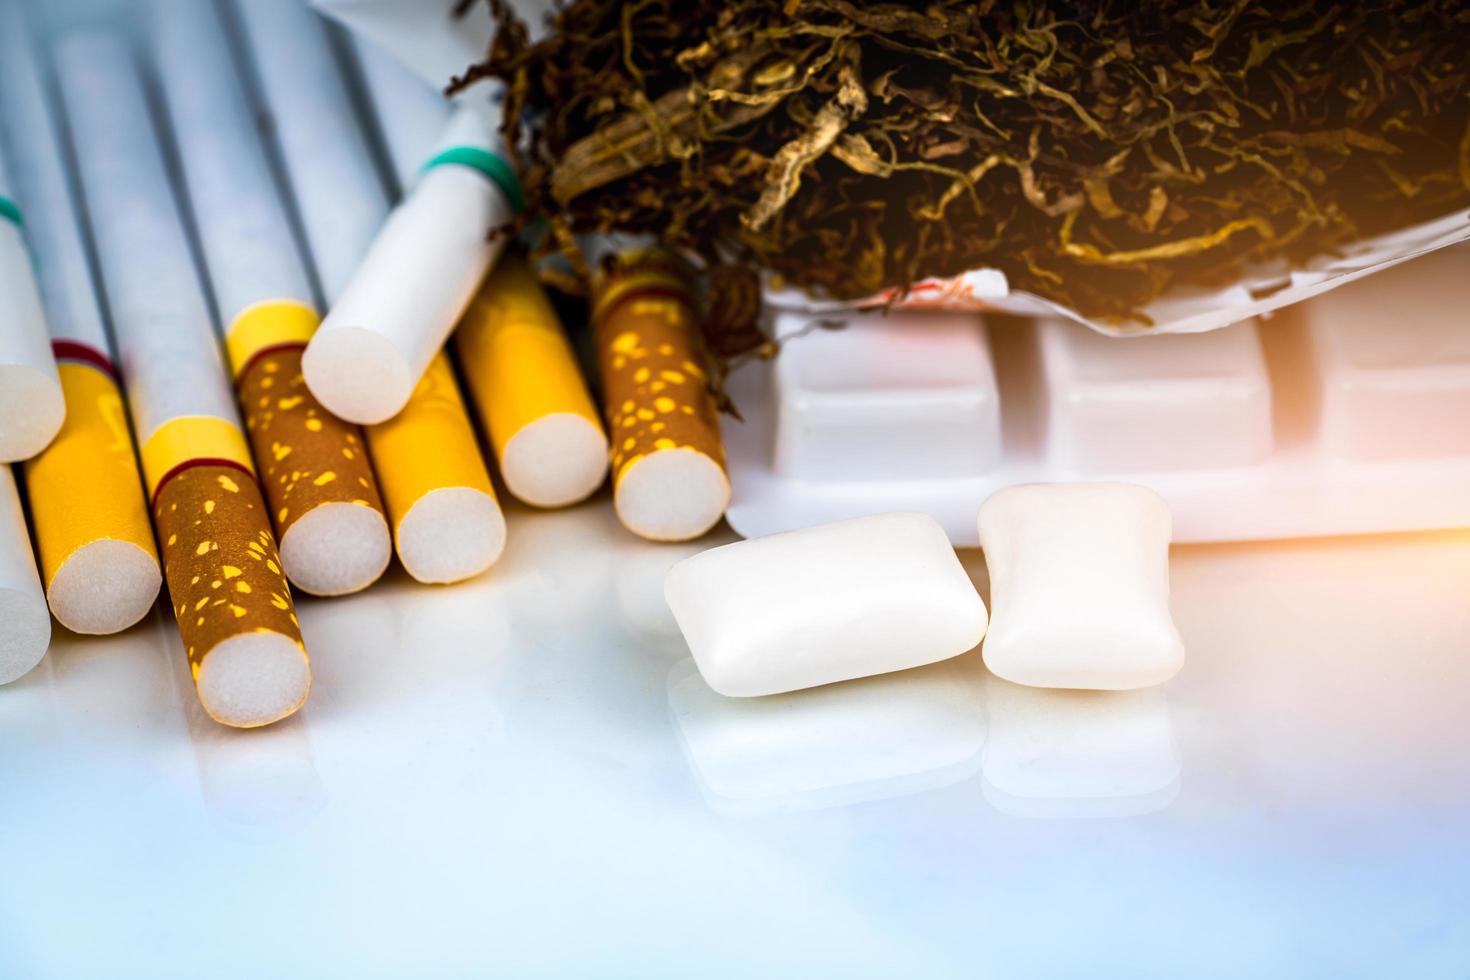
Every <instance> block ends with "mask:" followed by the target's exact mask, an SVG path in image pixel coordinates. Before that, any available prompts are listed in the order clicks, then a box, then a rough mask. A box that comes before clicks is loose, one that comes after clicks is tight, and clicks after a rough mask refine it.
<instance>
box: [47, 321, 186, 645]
mask: <svg viewBox="0 0 1470 980" xmlns="http://www.w3.org/2000/svg"><path fill="white" fill-rule="evenodd" d="M52 347H53V349H54V352H55V354H56V361H57V370H58V372H59V374H60V375H61V388H62V392H63V394H64V395H65V398H66V421H65V422H64V423H63V424H62V427H61V431H60V432H59V433H58V434H57V436H56V438H55V439H54V440H53V441H52V442H51V445H49V446H48V447H46V449H45V450H44V451H43V452H42V453H41V454H40V455H39V456H35V457H33V458H32V459H30V460H28V461H27V462H26V464H25V469H24V472H25V482H26V491H27V495H28V496H29V497H30V502H31V521H32V523H33V524H34V526H35V531H36V542H37V547H38V550H39V552H40V558H41V580H42V582H43V583H44V584H45V587H46V601H47V603H48V604H49V605H50V606H51V612H52V614H53V615H54V616H55V617H56V621H57V622H59V623H61V625H63V626H65V627H66V628H67V629H69V630H72V631H73V632H76V633H116V632H118V631H119V630H123V629H127V628H128V627H129V626H131V625H133V624H134V623H136V622H137V621H138V620H140V619H142V618H143V616H144V615H145V614H146V613H147V612H148V610H149V609H151V608H152V607H153V602H154V600H155V599H157V598H158V590H159V587H160V585H161V584H162V582H163V575H162V573H161V572H160V571H159V567H158V552H157V551H156V550H155V549H154V546H153V529H152V527H151V526H150V525H149V523H148V501H147V499H146V498H145V497H144V495H143V479H142V477H141V475H140V474H139V472H138V459H137V454H136V453H135V451H134V448H133V437H132V434H131V432H130V431H129V429H128V419H127V413H126V412H125V411H124V409H123V400H122V391H121V389H119V387H118V383H117V376H116V372H115V371H114V370H113V366H112V362H111V361H110V360H109V359H108V357H107V355H106V354H104V353H102V352H101V351H99V350H96V349H95V348H93V347H90V346H88V345H86V344H82V343H79V342H77V341H70V340H58V341H55V342H54V343H53V344H52Z"/></svg>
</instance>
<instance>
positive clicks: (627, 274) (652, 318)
mask: <svg viewBox="0 0 1470 980" xmlns="http://www.w3.org/2000/svg"><path fill="white" fill-rule="evenodd" d="M593 323H594V329H595V332H596V343H597V354H598V362H599V367H600V368H601V374H602V386H603V404H604V406H605V409H606V413H607V424H608V440H609V442H610V443H611V446H612V471H613V486H614V488H616V487H617V485H618V483H619V482H621V480H622V478H623V476H624V474H625V473H626V472H627V471H628V468H629V467H631V466H632V465H633V464H634V463H636V462H638V461H639V460H641V459H643V458H645V457H646V456H648V455H650V454H652V453H655V452H658V451H660V450H665V449H692V450H695V451H697V452H701V453H704V454H705V455H706V456H708V457H709V458H710V459H711V460H713V461H714V462H715V463H716V464H717V465H718V466H719V467H720V468H721V469H724V467H725V449H724V443H723V442H722V440H721V438H720V426H719V413H718V410H717V408H716V406H715V400H714V398H713V396H712V395H711V394H710V392H709V389H708V385H707V375H706V372H705V368H704V362H703V356H702V353H701V351H700V349H699V347H698V345H697V341H696V336H697V323H696V319H695V314H694V301H693V297H692V295H691V293H690V290H689V285H688V280H687V274H686V273H685V272H684V271H683V269H682V267H681V265H680V263H679V262H678V260H677V259H675V258H674V257H673V256H671V255H668V254H667V253H664V252H661V251H658V250H649V251H644V252H637V253H630V254H627V255H623V256H619V257H618V258H617V259H616V260H615V261H614V264H613V266H612V267H611V268H610V269H609V270H608V271H607V273H606V274H605V275H604V277H603V279H602V281H601V282H600V283H599V288H598V291H597V299H596V303H595V306H594V313H593Z"/></svg>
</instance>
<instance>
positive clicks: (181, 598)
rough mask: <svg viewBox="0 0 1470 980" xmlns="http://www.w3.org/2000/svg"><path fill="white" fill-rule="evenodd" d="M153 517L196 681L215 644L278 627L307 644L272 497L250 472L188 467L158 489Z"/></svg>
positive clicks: (217, 466) (172, 596)
mask: <svg viewBox="0 0 1470 980" xmlns="http://www.w3.org/2000/svg"><path fill="white" fill-rule="evenodd" d="M153 515H154V524H155V526H156V527H157V529H158V536H159V543H160V544H161V545H162V546H163V565H164V572H165V575H166V577H167V579H168V594H169V599H170V601H171V602H172V603H173V611H174V614H175V615H176V616H177V617H178V621H179V634H180V636H181V637H182V638H183V641H184V651H185V653H186V654H187V655H188V657H189V669H190V671H191V673H192V674H193V675H194V677H195V678H198V676H199V668H200V667H201V666H202V665H203V663H204V660H205V658H206V657H207V656H208V655H209V652H210V651H211V650H213V649H214V648H215V646H216V645H218V644H219V643H221V642H223V641H224V640H227V639H229V638H230V637H232V636H238V635H239V634H241V633H244V632H248V631H250V630H271V631H273V632H276V633H280V634H282V635H284V636H286V637H288V638H289V639H291V640H292V641H293V642H295V643H296V644H297V645H298V646H301V644H302V641H301V625H300V623H298V622H297V620H296V614H295V612H294V611H293V609H292V605H291V593H290V589H289V587H288V586H287V585H286V576H285V574H284V573H283V572H282V571H281V558H280V555H279V554H277V553H276V545H275V540H274V538H273V537H272V536H271V533H270V531H269V530H268V528H269V522H268V521H267V519H266V517H265V500H264V499H263V498H262V497H261V493H260V488H259V486H258V485H257V484H256V482H255V478H254V477H253V476H252V475H251V474H250V473H248V472H245V471H244V470H241V469H239V468H237V467H234V466H228V465H222V464H221V465H216V464H201V465H197V466H190V467H188V468H187V469H183V470H181V471H179V472H178V473H176V474H174V475H173V476H171V477H170V478H168V479H166V480H164V481H163V483H162V485H161V486H160V487H159V488H158V495H157V499H156V500H155V501H154V505H153ZM303 649H304V647H303Z"/></svg>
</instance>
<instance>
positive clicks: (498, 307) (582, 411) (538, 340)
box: [454, 255, 608, 507]
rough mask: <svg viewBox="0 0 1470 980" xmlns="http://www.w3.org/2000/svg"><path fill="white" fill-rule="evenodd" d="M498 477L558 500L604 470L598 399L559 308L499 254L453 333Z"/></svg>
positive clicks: (543, 502)
mask: <svg viewBox="0 0 1470 980" xmlns="http://www.w3.org/2000/svg"><path fill="white" fill-rule="evenodd" d="M454 342H455V351H456V353H457V354H458V355H459V365H460V368H461V370H462V371H463V372H464V376H465V380H466V382H467V384H468V387H469V392H470V397H471V398H472V399H473V401H474V402H475V406H476V407H477V408H478V409H479V413H480V419H481V421H483V422H484V423H485V427H486V428H487V429H488V430H489V433H490V443H491V446H492V447H493V448H494V450H495V458H496V460H497V461H498V462H499V464H500V475H501V476H502V477H503V478H504V479H505V484H506V486H507V487H508V488H509V489H510V492H511V493H513V494H514V495H515V496H516V497H518V498H519V499H521V500H523V501H525V502H526V503H528V504H532V505H534V506H536V507H564V506H566V505H568V504H574V503H576V502H578V501H579V500H584V499H586V498H587V497H588V496H589V495H591V493H592V492H593V491H595V490H596V489H597V488H598V487H599V486H601V485H602V480H603V478H604V477H605V476H606V475H607V467H608V445H607V437H606V436H604V435H603V433H602V423H601V422H600V421H598V418H597V407H596V406H595V405H594V404H593V402H592V396H591V395H589V394H588V392H587V384H586V382H585V381H584V380H583V379H582V372H581V370H580V369H579V368H578V367H577V358H576V355H575V354H574V353H573V352H572V346H571V344H569V343H568V342H567V338H566V335H565V334H564V333H563V332H562V328H561V323H560V322H559V321H558V320H557V316H556V311H555V310H554V309H552V307H551V302H550V300H548V299H547V297H546V292H545V291H544V290H543V289H542V288H541V284H540V283H539V282H537V281H536V277H535V276H534V275H532V273H531V269H530V267H529V266H528V265H527V264H526V262H525V261H524V260H523V259H522V258H521V257H520V256H516V255H511V256H506V257H504V258H502V259H501V260H500V262H499V264H498V265H497V266H496V267H495V271H494V272H492V273H491V274H490V276H489V278H488V279H486V280H485V284H484V285H483V286H481V287H480V291H479V293H478V294H476V296H475V300H474V302H473V303H472V304H471V305H470V309H469V312H468V313H466V314H465V317H464V319H463V320H462V321H461V322H460V325H459V327H458V329H456V330H455V332H454Z"/></svg>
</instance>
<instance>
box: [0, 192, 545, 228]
mask: <svg viewBox="0 0 1470 980" xmlns="http://www.w3.org/2000/svg"><path fill="white" fill-rule="evenodd" d="M516 210H517V211H519V210H520V208H519V207H517V208H516ZM0 218H4V219H5V220H6V221H9V222H10V223H11V224H13V225H15V227H17V228H24V227H25V226H26V222H25V219H24V218H22V217H21V216H20V208H18V207H16V204H15V202H14V201H12V200H11V199H10V198H8V197H3V196H0Z"/></svg>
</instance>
